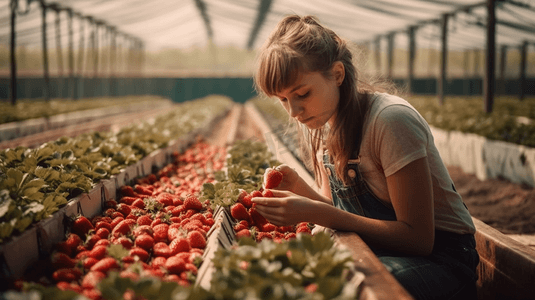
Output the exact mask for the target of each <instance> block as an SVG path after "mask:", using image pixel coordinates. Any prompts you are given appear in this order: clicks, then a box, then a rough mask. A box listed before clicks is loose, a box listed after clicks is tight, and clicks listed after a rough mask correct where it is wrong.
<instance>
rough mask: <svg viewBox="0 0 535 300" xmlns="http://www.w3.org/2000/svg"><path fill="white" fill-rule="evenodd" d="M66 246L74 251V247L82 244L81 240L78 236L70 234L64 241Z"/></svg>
mask: <svg viewBox="0 0 535 300" xmlns="http://www.w3.org/2000/svg"><path fill="white" fill-rule="evenodd" d="M65 243H66V244H67V247H69V248H71V250H73V251H74V250H76V247H78V246H80V245H81V244H82V239H81V238H80V236H78V235H77V234H74V233H70V234H69V235H68V236H67V240H66V241H65Z"/></svg>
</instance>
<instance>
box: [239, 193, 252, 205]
mask: <svg viewBox="0 0 535 300" xmlns="http://www.w3.org/2000/svg"><path fill="white" fill-rule="evenodd" d="M251 199H253V195H252V194H251V195H247V196H245V197H243V199H242V200H241V203H243V206H245V207H247V208H251V206H253V201H252V200H251Z"/></svg>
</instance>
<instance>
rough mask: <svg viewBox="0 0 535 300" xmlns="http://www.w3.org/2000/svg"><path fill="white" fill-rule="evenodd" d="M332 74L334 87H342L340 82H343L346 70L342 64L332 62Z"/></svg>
mask: <svg viewBox="0 0 535 300" xmlns="http://www.w3.org/2000/svg"><path fill="white" fill-rule="evenodd" d="M332 74H333V78H334V80H336V85H337V86H340V85H342V82H343V81H344V78H345V76H346V70H345V67H344V64H343V63H342V62H341V61H339V60H337V61H335V62H334V64H333V67H332Z"/></svg>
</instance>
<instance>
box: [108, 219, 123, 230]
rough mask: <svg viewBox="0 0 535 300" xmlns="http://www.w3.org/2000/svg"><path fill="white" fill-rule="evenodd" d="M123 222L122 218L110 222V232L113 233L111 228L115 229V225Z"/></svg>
mask: <svg viewBox="0 0 535 300" xmlns="http://www.w3.org/2000/svg"><path fill="white" fill-rule="evenodd" d="M123 220H124V218H123V217H117V218H115V219H113V220H112V221H111V223H110V226H111V229H112V232H113V228H115V226H117V224H119V223H121V222H122V221H123Z"/></svg>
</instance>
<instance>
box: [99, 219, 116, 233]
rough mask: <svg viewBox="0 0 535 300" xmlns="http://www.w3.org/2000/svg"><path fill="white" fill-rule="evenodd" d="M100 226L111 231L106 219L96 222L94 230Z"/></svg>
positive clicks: (109, 223)
mask: <svg viewBox="0 0 535 300" xmlns="http://www.w3.org/2000/svg"><path fill="white" fill-rule="evenodd" d="M100 228H106V229H108V231H109V232H111V230H112V227H111V222H106V221H99V222H97V223H96V225H95V230H97V231H98V230H99V229H100Z"/></svg>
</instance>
